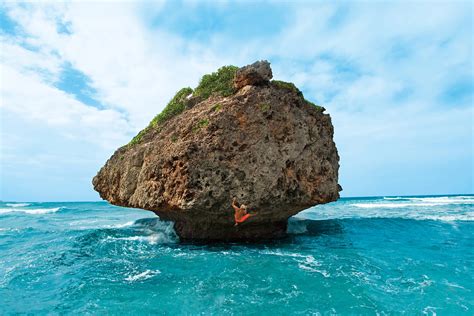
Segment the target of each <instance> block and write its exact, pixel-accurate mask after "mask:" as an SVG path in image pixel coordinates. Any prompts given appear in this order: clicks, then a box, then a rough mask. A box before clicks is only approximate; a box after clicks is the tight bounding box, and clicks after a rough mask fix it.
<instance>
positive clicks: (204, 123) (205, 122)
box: [193, 119, 209, 132]
mask: <svg viewBox="0 0 474 316" xmlns="http://www.w3.org/2000/svg"><path fill="white" fill-rule="evenodd" d="M207 125H209V120H208V119H202V120H200V121H199V122H198V123H197V124H196V126H194V127H193V132H197V131H198V130H200V129H201V128H203V127H206V126H207Z"/></svg>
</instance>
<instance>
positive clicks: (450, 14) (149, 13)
mask: <svg viewBox="0 0 474 316" xmlns="http://www.w3.org/2000/svg"><path fill="white" fill-rule="evenodd" d="M6 5H8V6H9V7H8V14H9V15H10V16H11V17H12V18H13V19H14V20H15V21H16V22H17V23H18V24H19V25H20V26H21V28H22V30H23V31H22V34H23V35H21V36H20V35H19V36H16V37H11V36H10V37H6V36H3V37H2V38H1V40H2V53H1V56H2V64H3V66H2V78H1V79H2V91H1V96H2V97H1V106H2V109H1V110H2V111H3V112H4V113H7V112H8V114H9V117H14V116H18V117H19V118H20V117H21V121H22V122H24V121H28V122H31V124H41V125H44V129H43V130H44V131H51V132H52V133H54V134H55V135H56V136H57V140H58V144H57V146H64V147H65V148H68V150H69V152H65V153H64V157H63V159H64V160H67V158H68V157H69V156H70V152H71V151H72V152H74V150H75V149H74V146H75V144H78V143H82V142H88V143H89V144H91V146H96V147H94V148H98V152H97V153H96V154H97V156H100V157H101V159H102V158H103V157H105V156H107V155H108V154H109V153H110V152H111V151H112V150H113V149H114V148H116V147H118V146H120V145H122V144H124V143H126V142H127V141H128V140H129V139H130V137H132V136H133V134H134V133H136V132H137V131H138V130H140V129H141V128H143V127H144V126H145V125H146V124H147V123H148V122H149V121H150V119H151V118H152V117H153V116H154V115H156V114H157V113H159V112H160V111H161V110H162V109H163V107H164V106H165V105H166V103H167V101H168V100H169V99H170V98H171V97H172V95H173V94H174V92H175V91H177V90H178V89H180V88H181V87H183V86H195V85H196V84H197V82H198V80H199V78H200V77H201V75H202V74H204V73H208V72H210V71H214V70H215V69H216V68H217V67H219V66H221V65H224V64H231V63H232V64H237V65H241V64H243V63H247V62H252V61H253V60H255V59H260V58H269V59H270V60H271V61H272V59H274V62H273V70H274V75H275V77H277V78H278V79H283V80H288V81H293V82H295V83H296V84H297V86H299V87H301V88H302V89H303V90H304V92H305V94H306V96H307V97H308V98H309V99H310V100H312V101H316V102H317V103H322V105H324V106H325V107H326V108H327V109H328V111H329V112H330V113H331V115H332V117H333V120H334V122H335V130H336V142H337V144H338V146H339V149H340V151H341V153H342V155H341V156H342V162H343V163H344V164H343V168H342V169H341V171H344V172H342V173H341V175H342V179H343V181H344V182H347V183H349V189H348V191H349V194H371V192H368V191H364V188H360V190H359V191H357V190H358V188H357V189H351V186H352V185H353V184H352V183H353V181H352V179H350V176H349V177H348V176H347V175H351V170H347V169H344V168H347V167H345V166H350V167H351V168H354V169H357V168H358V172H365V173H367V174H370V173H371V172H372V169H371V168H372V167H373V165H374V164H382V165H383V166H385V167H386V168H390V166H391V165H394V164H396V163H398V162H399V161H411V160H413V159H414V158H413V148H416V147H417V146H422V147H423V146H424V147H426V148H424V149H423V152H422V153H419V155H420V156H422V158H420V159H419V160H421V159H428V160H429V159H431V162H434V161H435V160H436V158H435V157H431V158H430V155H438V156H446V155H448V154H446V153H447V152H448V150H449V151H450V152H456V153H458V154H459V155H464V154H465V153H463V151H462V148H463V147H464V148H465V147H466V146H467V147H468V145H467V142H469V140H471V142H472V135H466V133H467V131H468V130H469V127H470V126H472V100H471V101H470V102H471V104H466V102H469V99H468V100H467V101H463V102H464V103H462V104H456V107H455V108H450V107H447V106H446V105H445V104H442V103H443V101H442V100H441V99H440V94H441V93H442V92H443V91H444V90H445V89H446V87H448V86H449V85H450V84H452V81H453V80H455V79H456V78H457V77H462V76H464V77H466V76H470V78H472V39H471V38H472V34H471V33H472V28H471V29H469V28H466V27H465V26H466V25H470V23H472V4H469V3H468V2H466V3H463V2H456V3H454V4H453V3H448V2H445V3H441V2H435V3H408V2H402V3H391V2H390V3H389V2H382V3H377V4H371V3H363V2H362V3H342V4H341V3H339V4H334V3H318V4H317V5H315V4H311V3H299V4H298V5H297V6H294V7H292V6H288V16H290V17H291V18H290V19H289V21H290V22H289V24H288V25H286V26H285V28H283V31H282V32H280V33H277V34H274V35H273V36H267V37H265V38H253V39H246V38H240V39H239V38H234V37H229V36H228V35H227V34H226V33H221V32H219V30H215V32H213V33H212V34H209V39H208V40H207V41H205V42H197V41H196V40H195V39H193V38H184V37H181V36H179V35H177V34H173V33H170V32H169V31H165V30H163V29H158V28H153V27H150V26H149V25H147V23H148V22H149V21H150V19H152V18H153V17H154V16H155V15H156V14H157V13H158V12H160V11H161V10H162V9H163V6H161V5H155V4H153V5H150V4H135V3H132V2H121V3H107V2H100V3H99V2H96V3H90V2H88V3H84V2H83V3H80V2H72V3H67V4H58V3H52V4H28V5H21V6H17V5H15V4H6ZM193 5H194V7H192V8H190V10H198V7H199V4H193ZM225 5H226V4H223V3H222V6H225ZM219 10H220V9H219ZM169 14H173V12H170V13H169ZM183 23H185V21H183ZM58 24H65V25H68V28H69V29H70V31H71V34H68V33H60V32H58ZM236 27H238V26H236ZM24 46H29V47H33V48H34V49H30V50H29V49H25V48H24ZM65 63H69V64H70V65H72V66H73V67H74V68H75V69H77V70H79V71H81V72H82V73H84V74H85V75H86V76H87V77H88V78H90V79H91V83H90V84H91V86H92V87H93V88H94V89H95V90H96V91H97V95H96V96H95V97H96V98H97V99H98V100H99V101H100V103H101V104H103V105H104V106H105V109H97V108H93V107H90V106H87V105H86V104H83V103H81V102H80V101H78V100H76V99H75V98H74V97H73V96H71V95H69V94H67V93H65V92H63V91H60V90H58V89H57V88H56V87H55V86H54V83H56V82H57V81H58V80H59V76H60V74H61V70H62V67H63V65H64V64H65ZM19 121H20V119H19ZM18 128H20V127H18ZM14 132H15V131H12V133H14ZM12 139H13V138H12ZM433 139H436V140H437V143H436V144H433V141H432V140H433ZM4 141H5V139H4V140H3V142H4ZM453 144H454V145H453ZM456 144H457V145H456ZM7 145H8V147H2V148H10V149H12V148H14V147H15V146H16V147H15V148H16V149H17V151H16V152H18V153H19V155H20V153H21V148H22V147H21V146H23V145H21V142H18V140H17V142H14V141H13V140H11V141H9V142H8V144H7ZM390 145H391V146H392V147H390ZM2 146H3V144H2ZM80 148H81V150H83V149H84V147H83V146H81V147H80ZM381 148H383V151H381ZM3 150H4V151H5V149H3ZM77 150H79V149H77ZM60 156H61V153H59V152H58V153H56V154H55V155H54V158H51V157H53V156H48V155H42V153H41V149H40V148H38V149H37V152H36V155H35V156H34V157H41V159H39V158H38V159H37V160H36V161H48V159H50V160H52V159H59V158H58V157H60ZM3 157H4V158H2V159H5V155H3ZM48 157H49V158H48ZM367 157H372V158H371V159H372V163H367ZM463 157H464V156H463ZM471 157H472V147H471ZM17 158H18V157H17ZM8 159H14V158H12V157H10V158H8ZM374 161H375V162H374ZM25 163H26V162H25ZM44 163H46V162H44ZM71 163H72V162H71ZM97 164H98V165H97V166H95V167H94V168H98V167H99V164H100V162H99V160H97ZM427 165H429V163H428V164H427ZM467 167H469V166H467ZM471 168H472V166H471ZM87 172H90V170H88V171H87ZM405 177H406V178H407V181H411V180H413V176H409V175H408V174H407V175H405ZM344 182H343V183H342V184H343V186H346V185H345V184H346V183H344ZM381 185H382V184H381ZM416 185H418V188H420V186H421V184H420V182H417V183H416ZM416 185H415V186H414V188H415V189H416ZM346 189H347V187H346ZM359 192H360V193H359ZM393 193H395V194H396V192H393ZM413 193H416V192H413ZM372 194H373V193H372Z"/></svg>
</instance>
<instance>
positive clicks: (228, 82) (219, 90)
mask: <svg viewBox="0 0 474 316" xmlns="http://www.w3.org/2000/svg"><path fill="white" fill-rule="evenodd" d="M237 69H239V67H236V66H224V67H221V68H219V69H218V70H217V71H216V72H213V73H211V74H207V75H204V76H203V77H202V78H201V81H200V82H199V85H198V86H197V88H196V89H194V96H197V97H202V98H204V99H207V98H209V97H210V96H211V95H212V94H213V93H216V94H219V95H221V96H223V97H228V96H230V95H232V94H234V93H235V89H234V86H233V80H234V76H235V73H236V72H237Z"/></svg>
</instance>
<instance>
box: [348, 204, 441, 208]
mask: <svg viewBox="0 0 474 316" xmlns="http://www.w3.org/2000/svg"><path fill="white" fill-rule="evenodd" d="M352 205H353V206H355V207H360V208H405V207H414V206H422V207H425V206H437V205H442V204H439V203H355V204H352Z"/></svg>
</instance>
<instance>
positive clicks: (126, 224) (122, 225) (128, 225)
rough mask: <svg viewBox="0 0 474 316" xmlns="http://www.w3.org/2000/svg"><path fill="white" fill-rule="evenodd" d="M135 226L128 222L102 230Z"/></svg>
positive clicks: (133, 222)
mask: <svg viewBox="0 0 474 316" xmlns="http://www.w3.org/2000/svg"><path fill="white" fill-rule="evenodd" d="M133 224H135V221H130V222H126V223H121V224H113V225H106V226H104V228H125V227H130V226H133Z"/></svg>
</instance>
